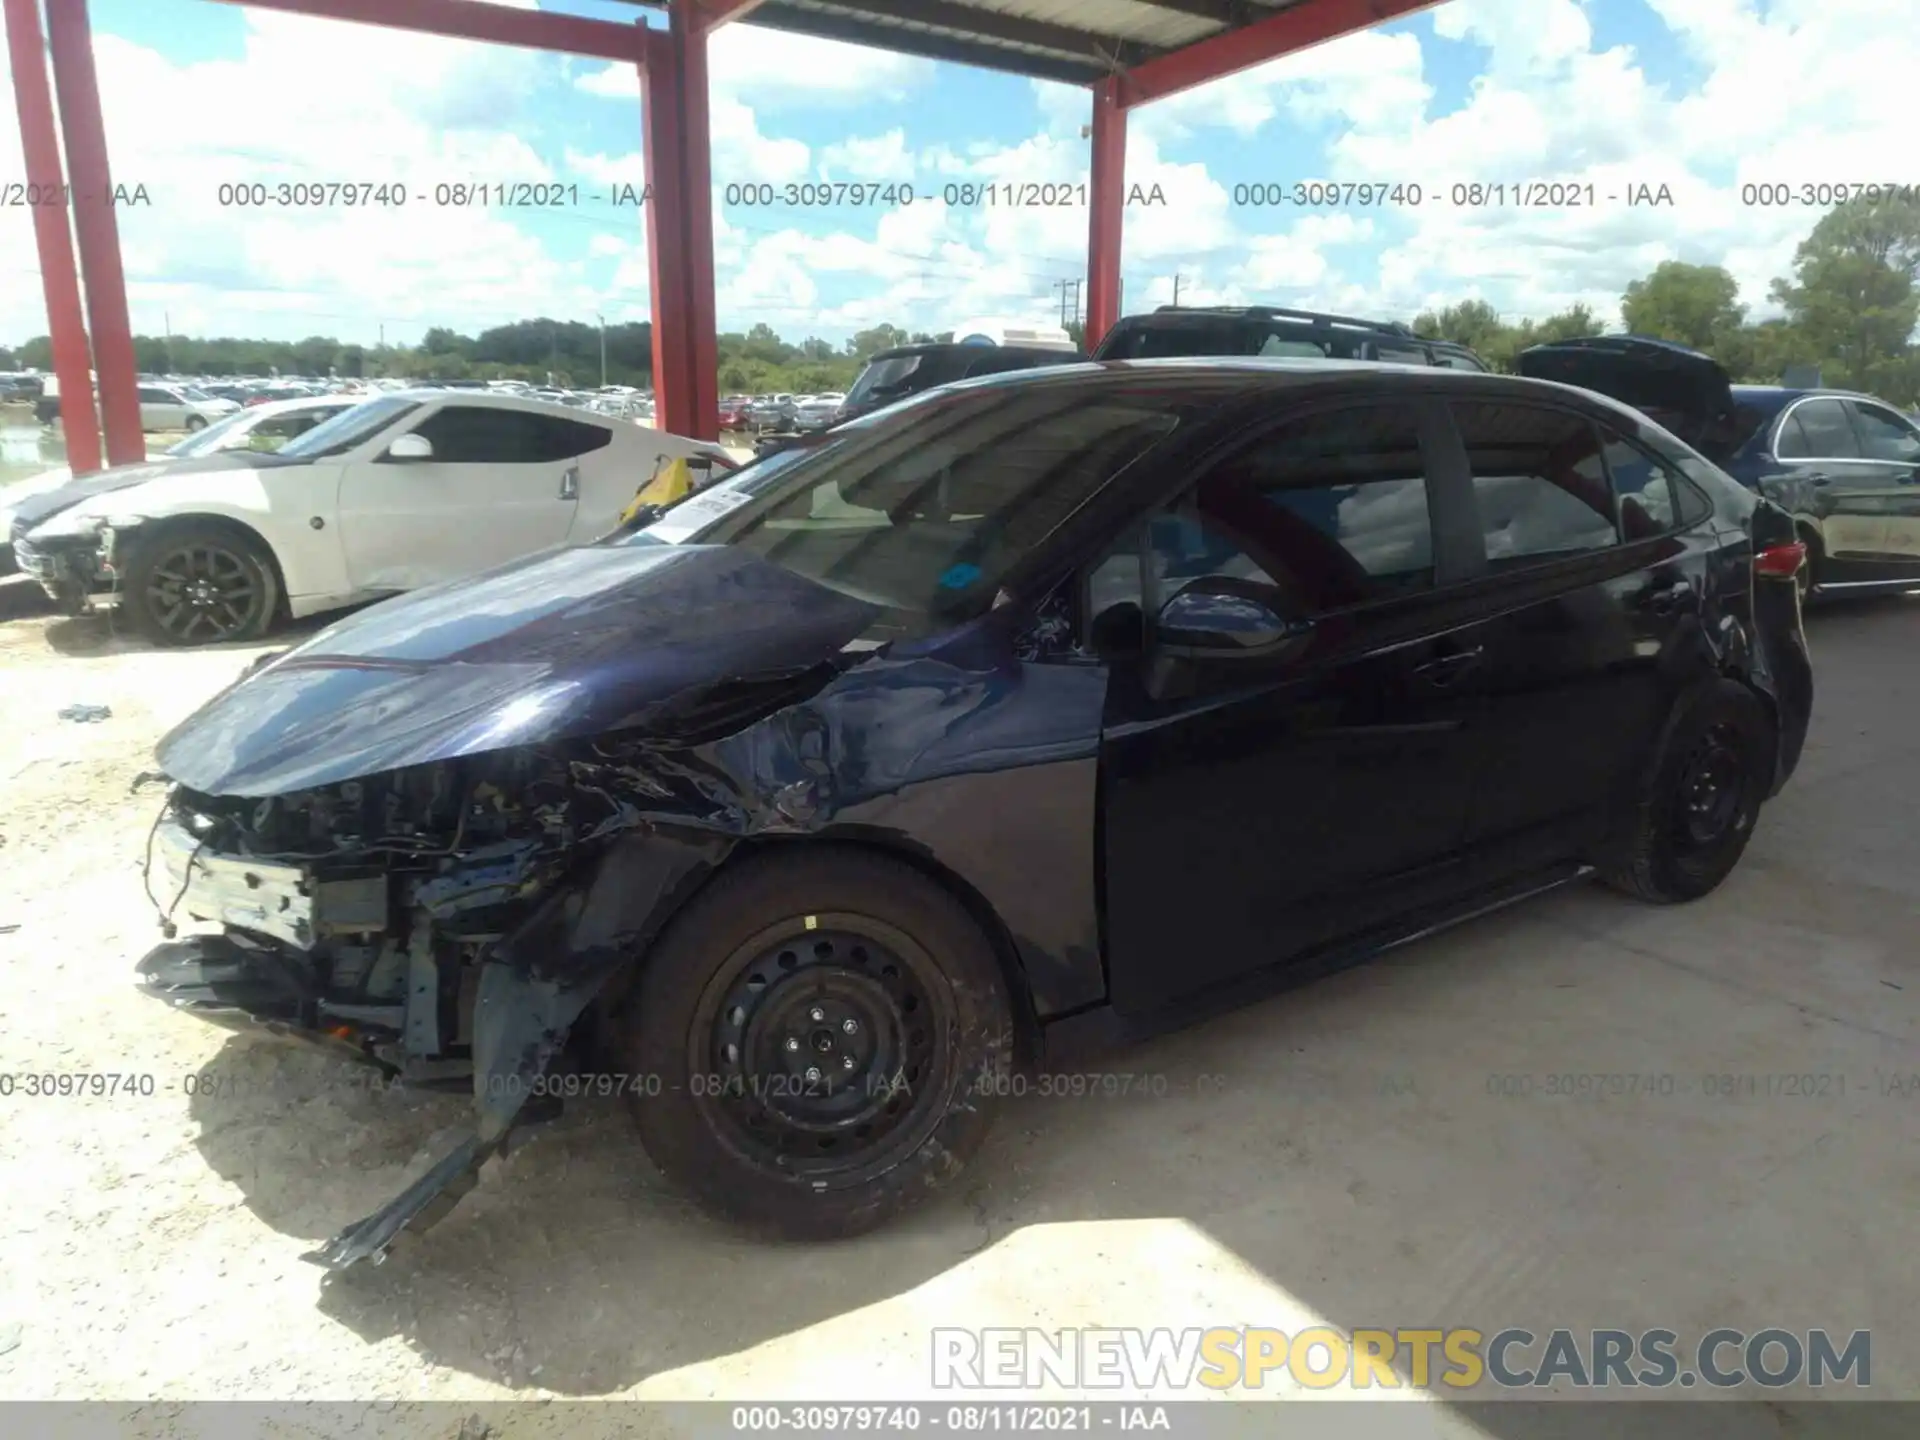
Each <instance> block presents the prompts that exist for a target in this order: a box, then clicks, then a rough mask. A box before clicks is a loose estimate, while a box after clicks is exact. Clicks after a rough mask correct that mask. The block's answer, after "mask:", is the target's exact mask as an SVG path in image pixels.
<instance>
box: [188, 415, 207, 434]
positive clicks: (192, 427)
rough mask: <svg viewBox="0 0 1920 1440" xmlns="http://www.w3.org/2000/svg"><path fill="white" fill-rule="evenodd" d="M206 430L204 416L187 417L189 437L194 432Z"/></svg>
mask: <svg viewBox="0 0 1920 1440" xmlns="http://www.w3.org/2000/svg"><path fill="white" fill-rule="evenodd" d="M206 428H207V419H206V416H204V415H189V416H187V433H188V434H189V435H191V434H193V433H194V432H195V431H196V430H204V429H206Z"/></svg>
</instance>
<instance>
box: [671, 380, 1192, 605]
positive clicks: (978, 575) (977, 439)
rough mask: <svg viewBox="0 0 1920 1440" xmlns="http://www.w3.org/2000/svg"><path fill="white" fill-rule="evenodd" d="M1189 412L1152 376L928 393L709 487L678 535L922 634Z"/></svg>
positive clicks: (994, 580) (983, 592)
mask: <svg viewBox="0 0 1920 1440" xmlns="http://www.w3.org/2000/svg"><path fill="white" fill-rule="evenodd" d="M1186 416H1187V411H1186V410H1185V409H1184V407H1182V406H1180V405H1179V404H1178V403H1177V401H1175V400H1172V399H1169V398H1168V397H1167V396H1166V395H1165V394H1164V393H1163V392H1155V391H1154V390H1152V389H1150V388H1148V387H1144V386H1143V387H1140V388H1139V389H1138V390H1131V389H1129V390H1113V389H1107V390H1102V391H1100V392H1098V393H1083V392H1078V391H1073V390H1070V391H1067V392H1065V393H1062V392H1061V391H1060V390H1059V389H1058V388H1057V387H1052V386H1019V387H1008V388H1002V387H997V386H996V387H988V388H984V389H981V390H978V391H971V392H968V391H962V392H959V393H938V394H934V395H929V396H922V397H919V398H917V399H916V400H914V401H912V402H910V404H909V405H907V406H902V407H899V408H896V409H893V410H888V411H885V412H880V413H876V414H875V415H872V416H869V417H867V418H866V419H864V420H861V421H855V422H853V423H851V424H849V425H845V426H842V427H838V428H836V429H835V430H832V431H830V432H828V434H829V436H830V437H831V438H829V439H828V440H827V441H826V442H825V443H823V444H821V445H819V446H817V447H810V448H805V449H802V450H800V451H799V452H798V453H797V454H794V456H793V458H792V459H785V458H784V457H773V458H770V459H769V460H766V461H761V462H758V463H756V464H754V465H751V466H749V467H747V468H746V469H744V470H743V471H741V472H740V474H739V475H737V476H735V477H733V478H732V479H730V480H729V481H727V482H725V483H724V484H722V485H719V486H715V487H712V488H710V489H708V490H706V491H703V492H701V494H700V495H699V496H696V497H695V498H694V500H692V501H690V502H688V505H687V508H688V509H689V510H695V511H703V513H704V512H713V511H724V512H725V513H723V514H722V515H721V517H720V518H719V519H718V520H717V521H716V522H715V523H713V524H712V525H711V526H710V527H708V528H704V529H700V530H697V531H694V532H691V533H690V534H689V535H687V536H684V537H681V536H677V535H676V536H674V537H672V538H690V539H694V540H696V541H697V542H698V543H701V544H725V545H734V546H738V547H740V548H742V549H745V550H750V551H752V552H754V553H755V554H757V555H759V556H761V557H763V558H765V559H767V560H770V561H773V562H774V563H775V564H778V565H781V566H784V567H785V568H787V569H789V570H793V571H795V572H797V573H799V574H801V575H805V576H807V577H808V578H809V579H812V580H816V581H818V582H819V583H821V584H822V585H825V586H827V587H829V588H831V589H834V590H838V591H840V592H841V593H843V594H847V595H851V596H853V597H854V598H856V599H860V600H865V601H868V602H869V603H871V604H874V605H876V606H879V607H880V608H881V609H882V611H883V612H885V616H886V619H885V621H884V622H883V623H884V624H885V625H886V626H887V628H888V629H890V630H891V631H893V632H894V633H902V632H905V633H929V632H931V631H933V630H935V629H937V628H939V627H940V626H943V625H948V624H952V623H956V622H958V621H961V620H964V619H968V618H972V617H973V616H974V615H977V614H980V613H984V612H985V610H986V609H987V608H988V607H989V606H990V605H991V604H992V602H993V599H994V597H995V595H996V594H997V593H998V592H999V590H1000V587H1001V585H1002V583H1003V581H1004V579H1005V578H1006V577H1007V576H1008V574H1009V573H1010V572H1011V571H1012V570H1013V568H1014V567H1015V566H1016V565H1017V564H1018V563H1019V562H1020V561H1022V560H1023V559H1025V558H1026V557H1027V556H1028V555H1029V554H1030V553H1031V552H1032V551H1034V550H1035V549H1036V548H1037V547H1039V546H1040V545H1042V544H1043V543H1044V542H1045V541H1046V540H1047V538H1048V537H1049V536H1051V535H1052V534H1053V533H1054V532H1055V531H1056V530H1058V529H1059V527H1060V526H1061V525H1062V524H1063V523H1064V522H1065V521H1066V520H1067V519H1068V518H1069V517H1070V516H1071V515H1073V514H1074V513H1076V512H1077V511H1078V510H1079V509H1080V508H1081V507H1082V506H1083V505H1084V504H1085V503H1086V502H1087V501H1088V500H1089V499H1091V498H1092V497H1093V496H1094V495H1095V494H1097V493H1098V492H1099V491H1100V490H1101V489H1103V488H1104V487H1105V486H1106V485H1107V484H1108V483H1110V482H1111V481H1112V480H1113V479H1114V477H1115V476H1117V475H1118V474H1119V473H1120V472H1122V471H1123V470H1126V469H1127V468H1129V467H1130V466H1132V465H1134V464H1136V463H1138V462H1139V461H1140V460H1141V458H1142V457H1143V456H1145V455H1146V454H1148V453H1149V452H1150V451H1152V450H1154V449H1155V448H1156V447H1157V446H1159V445H1160V444H1161V443H1162V442H1163V441H1164V440H1165V439H1166V438H1167V437H1168V436H1169V435H1171V434H1172V433H1173V432H1174V431H1175V430H1176V429H1177V428H1178V427H1179V426H1180V425H1181V424H1182V423H1183V422H1184V420H1185V419H1186ZM673 518H674V517H673V513H672V512H669V514H668V516H667V518H666V521H665V522H663V524H665V525H666V526H667V527H668V529H669V530H671V528H672V524H671V522H672V520H673ZM646 535H647V532H642V536H643V537H644V536H646ZM655 538H660V537H658V536H656V537H655Z"/></svg>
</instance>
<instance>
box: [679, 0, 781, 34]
mask: <svg viewBox="0 0 1920 1440" xmlns="http://www.w3.org/2000/svg"><path fill="white" fill-rule="evenodd" d="M691 3H692V6H693V12H694V16H695V19H694V23H693V28H694V29H695V30H697V31H699V32H700V33H701V34H702V35H711V34H712V33H713V32H714V31H716V30H718V29H719V28H720V27H721V26H722V25H724V24H726V23H727V22H728V21H729V20H742V19H745V18H746V17H747V16H748V15H751V14H752V13H753V12H754V11H755V10H758V9H759V8H760V7H761V6H762V5H764V4H765V3H766V0H691ZM676 8H677V7H676Z"/></svg>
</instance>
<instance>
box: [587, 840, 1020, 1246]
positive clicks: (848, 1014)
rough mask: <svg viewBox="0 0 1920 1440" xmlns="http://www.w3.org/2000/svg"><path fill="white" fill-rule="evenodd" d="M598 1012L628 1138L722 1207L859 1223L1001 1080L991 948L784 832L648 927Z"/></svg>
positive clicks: (749, 1217) (982, 1127)
mask: <svg viewBox="0 0 1920 1440" xmlns="http://www.w3.org/2000/svg"><path fill="white" fill-rule="evenodd" d="M643 966H644V968H643V969H642V971H641V972H640V975H639V977H638V982H637V985H636V987H635V989H634V991H633V993H632V995H631V997H630V1000H629V1003H628V1004H627V1005H626V1006H624V1007H623V1008H622V1009H621V1010H620V1011H619V1012H618V1015H617V1019H616V1023H617V1024H618V1025H619V1026H620V1028H621V1030H622V1032H623V1038H624V1049H625V1057H624V1062H623V1063H624V1068H625V1069H626V1070H627V1071H628V1072H629V1073H630V1074H634V1075H638V1076H642V1077H658V1080H659V1082H660V1083H658V1084H653V1083H651V1081H649V1083H647V1084H643V1085H640V1086H637V1087H629V1088H628V1090H627V1092H626V1093H627V1096H628V1103H629V1106H630V1108H631V1111H632V1114H633V1117H634V1121H635V1123H636V1124H637V1125H638V1127H639V1130H640V1137H641V1140H642V1142H643V1143H644V1144H645V1146H646V1149H647V1153H648V1154H649V1155H650V1156H651V1157H652V1159H653V1161H654V1163H655V1164H657V1165H658V1166H659V1167H660V1168H661V1170H662V1171H664V1172H665V1173H666V1175H667V1177H668V1178H669V1179H671V1180H673V1181H674V1182H675V1183H676V1184H678V1185H680V1186H681V1187H682V1188H683V1189H685V1190H687V1191H689V1192H691V1193H692V1194H693V1195H694V1196H695V1197H696V1198H698V1199H699V1200H700V1201H701V1202H702V1203H703V1204H704V1205H705V1206H706V1208H708V1209H709V1210H711V1211H713V1212H714V1213H716V1214H718V1215H720V1216H723V1217H725V1218H727V1219H729V1220H733V1221H736V1222H740V1223H743V1224H746V1225H749V1226H752V1227H754V1228H757V1229H761V1230H765V1231H770V1232H772V1233H775V1234H778V1235H781V1236H785V1237H788V1238H794V1239H826V1238H835V1237H839V1236H845V1235H854V1234H859V1233H861V1232H863V1231H865V1230H870V1229H872V1228H873V1227H874V1226H876V1225H878V1224H880V1223H882V1222H883V1221H885V1220H886V1219H887V1218H888V1217H890V1216H891V1215H893V1214H895V1213H897V1212H898V1211H900V1210H902V1209H904V1208H905V1207H907V1206H908V1205H911V1204H913V1203H914V1202H916V1201H917V1200H919V1199H921V1198H922V1197H924V1196H925V1195H927V1194H928V1193H930V1192H931V1191H932V1190H934V1189H935V1188H937V1187H938V1186H939V1185H941V1184H943V1183H944V1182H945V1181H947V1180H949V1179H951V1178H952V1176H953V1175H954V1174H956V1173H957V1172H958V1171H959V1170H960V1168H961V1166H962V1165H963V1164H964V1163H965V1161H966V1160H967V1158H968V1157H969V1156H971V1155H972V1154H973V1152H974V1151H975V1150H976V1149H977V1148H978V1147H979V1145H980V1142H981V1140H982V1139H983V1138H984V1137H985V1135H986V1131H987V1128H988V1125H989V1124H990V1122H991V1118H992V1114H993V1111H994V1109H995V1108H996V1106H995V1102H996V1101H997V1099H998V1098H999V1097H1001V1096H1003V1095H1005V1094H1007V1093H1009V1091H1010V1089H1011V1078H1010V1077H1011V1073H1012V1065H1013V1022H1012V1011H1011V1007H1010V1005H1009V1002H1008V999H1007V992H1006V985H1005V981H1004V979H1003V976H1002V973H1001V970H1000V963H999V960H998V958H997V957H996V955H995V953H994V950H993V947H992V945H991V944H990V943H989V941H988V940H987V938H986V936H985V934H984V933H983V932H982V931H981V929H980V927H979V925H978V924H976V923H975V922H974V920H973V918H972V916H971V915H969V914H968V912H967V911H966V909H965V908H964V907H963V906H961V905H960V903H959V902H958V901H957V900H956V899H955V898H954V897H953V896H952V895H951V894H949V893H948V892H947V891H946V890H944V889H943V888H941V887H940V886H939V885H938V884H936V883H934V882H933V881H932V880H930V879H928V878H927V877H926V876H924V875H922V874H920V873H919V872H918V871H917V870H915V869H913V868H912V867H910V866H908V865H905V864H903V863H901V862H900V861H897V860H894V859H892V858H890V857H887V856H884V855H878V854H875V853H872V852H868V851H864V850H860V849H855V848H844V847H841V846H837V845H832V844H827V843H818V842H798V843H795V844H792V845H789V846H784V847H781V848H780V849H778V850H773V851H769V852H763V853H762V854H760V855H757V856H753V857H750V858H747V859H745V860H742V861H740V862H738V863H737V864H736V865H734V866H731V867H729V868H728V869H727V870H725V871H723V872H722V873H721V874H720V875H719V876H718V877H717V878H715V879H714V880H713V881H712V882H711V883H709V884H708V885H707V886H706V887H705V888H704V889H703V890H702V891H701V892H700V893H699V894H698V895H696V896H695V897H694V898H693V900H691V901H690V902H689V903H688V905H687V906H686V908H685V909H684V910H683V911H682V912H681V913H680V914H679V915H677V916H676V917H675V918H674V919H673V921H672V922H671V923H670V924H669V925H668V927H667V930H666V932H665V933H664V934H663V935H662V936H661V938H660V940H659V941H658V943H656V944H655V945H654V946H653V947H652V948H651V950H650V952H649V953H648V954H647V956H646V957H645V959H644V961H643Z"/></svg>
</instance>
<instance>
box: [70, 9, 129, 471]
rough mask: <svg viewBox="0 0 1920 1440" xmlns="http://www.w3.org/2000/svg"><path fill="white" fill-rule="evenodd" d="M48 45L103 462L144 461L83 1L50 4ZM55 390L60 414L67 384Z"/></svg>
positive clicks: (116, 236)
mask: <svg viewBox="0 0 1920 1440" xmlns="http://www.w3.org/2000/svg"><path fill="white" fill-rule="evenodd" d="M47 48H48V51H49V52H50V53H51V54H52V56H53V81H54V90H55V92H56V94H57V95H58V96H59V105H60V132H61V136H62V138H63V139H64V140H65V141H66V149H67V175H68V178H69V179H70V180H71V182H72V191H71V198H72V208H73V231H74V236H75V238H76V239H77V240H78V241H79V244H80V270H81V274H82V276H83V277H84V281H85V285H86V296H87V319H88V322H89V326H90V329H91V330H92V333H93V368H94V370H95V372H96V373H97V374H98V375H99V377H100V409H101V411H102V418H103V419H104V420H105V422H106V425H105V428H106V432H107V463H108V464H110V465H133V464H138V463H139V462H140V461H142V460H144V459H146V458H147V441H146V436H145V435H144V434H142V432H141V429H140V391H139V380H138V378H137V371H138V368H139V367H138V366H137V364H136V363H135V361H134V356H133V327H132V324H131V322H130V321H129V320H128V318H127V277H126V274H125V272H124V271H123V270H122V269H121V267H120V227H119V224H118V223H117V222H116V221H115V219H114V213H113V178H112V174H111V171H110V167H109V165H108V163H107V127H106V122H105V120H103V119H102V118H101V114H100V80H99V77H98V75H96V74H95V73H94V68H93V32H92V26H91V25H90V24H89V23H88V20H87V0H47ZM60 388H61V392H62V394H61V399H60V409H61V412H62V414H63V415H64V414H65V412H66V407H67V397H66V394H65V392H66V382H65V381H64V380H62V381H61V384H60Z"/></svg>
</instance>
